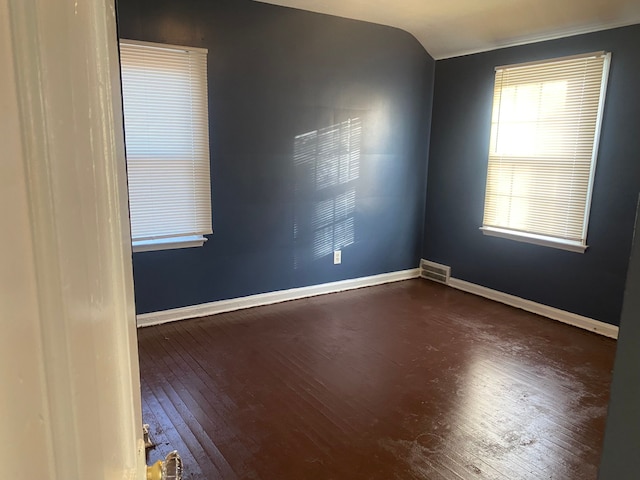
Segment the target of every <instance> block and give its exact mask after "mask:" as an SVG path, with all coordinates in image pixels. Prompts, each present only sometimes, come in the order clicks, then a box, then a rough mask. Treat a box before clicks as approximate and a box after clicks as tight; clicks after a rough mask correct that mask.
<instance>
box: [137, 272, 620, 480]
mask: <svg viewBox="0 0 640 480" xmlns="http://www.w3.org/2000/svg"><path fill="white" fill-rule="evenodd" d="M138 335H139V344H140V364H141V365H140V366H141V376H142V397H143V417H144V420H145V422H147V423H149V424H150V426H151V433H152V435H153V437H154V439H155V441H156V442H157V443H158V446H157V447H156V448H155V449H154V450H153V451H151V452H150V459H149V460H150V461H154V460H156V459H158V458H160V457H161V456H164V454H166V453H167V452H169V451H170V450H173V449H177V450H178V451H179V453H180V454H181V455H182V458H183V460H184V465H185V471H186V473H185V477H184V478H202V479H211V480H213V479H225V480H226V479H235V478H240V479H257V478H260V479H274V480H281V479H283V480H284V479H292V480H293V479H295V480H309V479H349V480H352V479H385V480H387V479H403V480H405V479H429V480H438V479H508V480H520V479H535V480H540V479H559V480H560V479H562V480H564V479H567V480H570V479H576V480H588V479H595V478H596V473H597V465H598V461H599V457H600V449H601V443H602V437H603V431H604V424H605V416H606V408H607V401H608V392H609V382H610V379H611V370H612V367H613V358H614V350H615V342H614V341H613V340H610V339H607V338H603V337H600V336H598V335H596V334H593V333H589V332H586V331H582V330H579V329H577V328H573V327H570V326H567V325H563V324H561V323H558V322H554V321H551V320H547V319H545V318H542V317H538V316H536V315H533V314H529V313H526V312H523V311H521V310H517V309H514V308H511V307H507V306H504V305H501V304H498V303H494V302H491V301H489V300H485V299H483V298H480V297H476V296H473V295H470V294H466V293H462V292H459V291H456V290H454V289H450V288H448V287H445V286H442V285H438V284H434V283H431V282H428V281H425V280H410V281H406V282H399V283H394V284H389V285H383V286H379V287H371V288H366V289H361V290H353V291H350V292H344V293H339V294H332V295H325V296H321V297H315V298H310V299H305V300H297V301H292V302H287V303H281V304H278V305H272V306H266V307H259V308H253V309H248V310H242V311H238V312H232V313H228V314H222V315H218V316H216V317H209V318H203V319H198V320H190V321H182V322H176V323H171V324H166V325H161V326H157V327H148V328H144V329H140V330H139V332H138Z"/></svg>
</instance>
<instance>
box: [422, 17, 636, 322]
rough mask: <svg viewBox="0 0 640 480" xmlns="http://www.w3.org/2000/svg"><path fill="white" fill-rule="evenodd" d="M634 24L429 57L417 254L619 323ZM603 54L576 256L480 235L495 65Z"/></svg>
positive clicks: (630, 214)
mask: <svg viewBox="0 0 640 480" xmlns="http://www.w3.org/2000/svg"><path fill="white" fill-rule="evenodd" d="M639 46H640V26H638V25H636V26H631V27H626V28H620V29H615V30H609V31H604V32H598V33H593V34H588V35H580V36H575V37H570V38H564V39H560V40H554V41H549V42H542V43H537V44H532V45H524V46H519V47H512V48H507V49H501V50H496V51H492V52H487V53H481V54H476V55H470V56H465V57H459V58H454V59H448V60H442V61H438V62H437V64H436V80H435V89H434V104H433V127H432V131H431V148H430V154H429V176H428V186H427V202H426V213H425V230H424V250H423V257H424V258H426V259H429V260H433V261H436V262H439V263H443V264H447V265H450V266H451V267H452V276H454V277H456V278H460V279H462V280H467V281H470V282H473V283H476V284H480V285H483V286H486V287H489V288H492V289H495V290H499V291H502V292H506V293H510V294H512V295H517V296H519V297H523V298H526V299H530V300H533V301H536V302H540V303H543V304H546V305H550V306H553V307H556V308H560V309H563V310H567V311H570V312H574V313H577V314H581V315H585V316H588V317H591V318H594V319H597V320H600V321H604V322H608V323H612V324H616V325H617V324H618V322H619V318H620V311H621V306H622V297H623V291H624V284H625V275H626V271H627V265H628V262H629V253H630V249H631V239H632V232H633V222H634V214H635V206H636V199H637V197H638V192H639V191H640V88H639V87H638V86H639V85H640V55H639V50H638V47H639ZM597 50H608V51H611V52H612V63H611V72H610V77H609V88H608V92H607V99H606V105H605V111H604V119H603V128H602V135H601V139H600V154H599V157H598V164H597V169H596V176H595V185H594V190H593V201H592V205H591V217H590V223H589V232H588V240H587V243H588V245H589V249H588V250H587V252H586V253H584V254H579V253H572V252H566V251H562V250H557V249H553V248H549V247H541V246H535V245H530V244H525V243H519V242H515V241H512V240H507V239H501V238H495V237H489V236H483V235H482V233H481V232H480V230H478V228H479V227H480V226H481V224H482V215H483V206H484V193H485V182H486V176H487V154H488V150H489V130H490V121H491V103H492V95H493V81H494V67H495V66H498V65H505V64H511V63H518V62H527V61H533V60H538V59H545V58H551V57H557V56H563V55H572V54H578V53H583V52H590V51H597Z"/></svg>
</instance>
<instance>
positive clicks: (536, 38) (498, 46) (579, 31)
mask: <svg viewBox="0 0 640 480" xmlns="http://www.w3.org/2000/svg"><path fill="white" fill-rule="evenodd" d="M637 24H638V19H637V18H630V19H625V20H621V21H619V22H609V23H606V24H600V25H592V26H586V27H580V28H576V29H573V30H572V31H566V30H565V31H564V32H561V33H552V34H543V35H531V36H529V37H527V38H523V39H521V40H512V41H505V42H502V41H498V42H497V43H495V44H494V45H491V46H488V47H482V48H470V49H468V50H462V51H461V52H456V53H448V54H444V55H439V56H436V57H433V58H434V60H447V59H449V58H458V57H464V56H467V55H475V54H476V53H486V52H494V51H496V50H503V49H506V48H512V47H519V46H522V45H530V44H532V43H541V42H547V41H549V40H560V39H562V38H571V37H577V36H578V35H587V34H589V33H597V32H604V31H606V30H613V29H615V28H623V27H630V26H632V25H637ZM425 49H426V47H425Z"/></svg>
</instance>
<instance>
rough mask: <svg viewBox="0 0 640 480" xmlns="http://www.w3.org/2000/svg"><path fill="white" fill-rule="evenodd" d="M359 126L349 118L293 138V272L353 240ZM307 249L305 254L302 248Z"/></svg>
mask: <svg viewBox="0 0 640 480" xmlns="http://www.w3.org/2000/svg"><path fill="white" fill-rule="evenodd" d="M361 144H362V122H361V120H360V119H359V118H350V119H348V120H345V121H344V122H340V123H336V124H334V125H331V126H329V127H325V128H322V129H319V130H313V131H310V132H307V133H303V134H301V135H297V136H296V137H295V141H294V156H293V161H294V167H295V173H296V183H295V192H296V200H297V202H296V204H297V205H298V208H296V215H295V220H294V226H293V235H294V239H295V243H296V246H297V247H301V248H296V254H295V256H294V268H296V269H297V268H299V267H301V266H302V265H303V264H306V263H308V262H310V261H314V260H318V259H320V258H322V257H325V256H327V255H330V254H332V252H333V251H334V250H340V249H342V248H343V247H346V246H348V245H351V244H353V243H354V242H355V219H354V213H355V209H356V189H355V186H354V184H353V182H354V181H355V180H357V179H358V178H359V176H360V149H361ZM308 244H310V245H311V251H310V252H309V250H308V249H307V248H304V246H305V245H308Z"/></svg>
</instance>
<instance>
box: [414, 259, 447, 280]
mask: <svg viewBox="0 0 640 480" xmlns="http://www.w3.org/2000/svg"><path fill="white" fill-rule="evenodd" d="M450 275H451V267H448V266H447V265H440V264H439V263H434V262H427V261H426V260H422V261H421V262H420V276H421V277H422V278H426V279H428V280H433V281H434V282H438V283H444V284H445V285H446V284H448V283H449V276H450Z"/></svg>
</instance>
